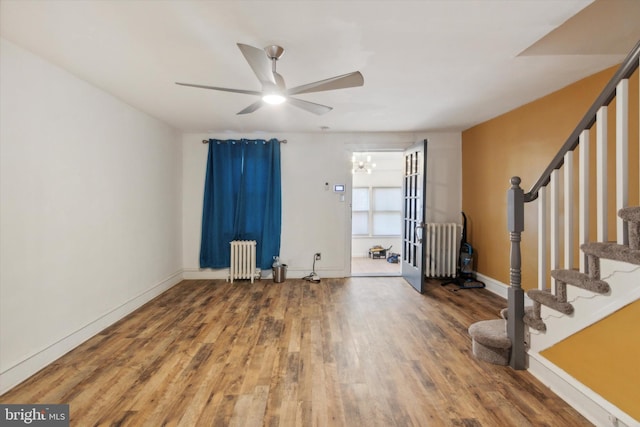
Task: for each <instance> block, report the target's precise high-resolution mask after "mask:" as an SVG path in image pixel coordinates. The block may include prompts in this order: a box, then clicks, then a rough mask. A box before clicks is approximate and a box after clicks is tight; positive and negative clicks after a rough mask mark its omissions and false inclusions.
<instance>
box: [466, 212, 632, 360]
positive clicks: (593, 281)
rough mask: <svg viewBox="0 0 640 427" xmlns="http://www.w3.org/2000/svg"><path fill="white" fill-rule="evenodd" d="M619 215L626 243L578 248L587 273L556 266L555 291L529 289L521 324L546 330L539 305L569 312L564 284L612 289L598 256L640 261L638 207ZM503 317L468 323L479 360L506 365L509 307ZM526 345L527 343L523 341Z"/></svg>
mask: <svg viewBox="0 0 640 427" xmlns="http://www.w3.org/2000/svg"><path fill="white" fill-rule="evenodd" d="M618 216H619V217H620V218H622V219H623V220H624V221H625V222H627V224H628V242H629V244H628V245H625V244H618V243H614V242H596V243H586V244H583V245H582V246H581V250H582V252H583V253H584V254H586V256H587V258H588V262H589V264H588V265H589V268H588V271H589V273H581V272H580V271H578V270H564V269H557V270H552V271H551V277H553V278H554V279H555V280H556V293H555V294H553V293H551V291H550V290H540V289H531V290H529V291H527V296H528V297H529V299H531V300H532V301H533V305H531V306H527V307H525V308H524V316H523V321H524V324H525V325H527V326H529V327H530V328H532V329H535V330H537V331H541V332H545V331H546V330H547V327H546V325H545V323H544V321H543V320H542V317H541V309H542V306H543V305H544V306H546V307H549V308H551V309H553V310H555V311H557V312H558V313H561V314H566V315H570V314H573V312H574V307H573V305H572V304H571V303H569V302H568V301H567V286H569V285H570V286H575V287H577V288H581V289H585V290H587V291H590V292H593V293H597V294H603V295H606V294H607V293H609V292H610V291H611V288H610V287H609V284H608V283H607V282H605V281H604V280H600V259H601V258H604V259H611V260H617V261H621V262H626V263H629V264H635V265H640V233H639V230H640V207H628V208H624V209H621V210H620V211H619V212H618ZM500 315H501V317H502V319H495V320H483V321H480V322H476V323H474V324H473V325H471V327H469V335H471V337H472V342H473V354H474V356H475V357H477V358H478V359H480V360H484V361H486V362H489V363H493V364H495V365H508V364H509V358H510V350H511V340H510V338H509V336H508V335H507V322H506V320H507V319H508V310H507V309H503V310H502V311H501V312H500ZM525 346H526V343H525Z"/></svg>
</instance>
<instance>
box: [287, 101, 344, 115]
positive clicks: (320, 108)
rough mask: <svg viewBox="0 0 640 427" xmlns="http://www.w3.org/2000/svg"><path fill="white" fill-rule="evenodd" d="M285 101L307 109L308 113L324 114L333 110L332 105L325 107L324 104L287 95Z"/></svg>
mask: <svg viewBox="0 0 640 427" xmlns="http://www.w3.org/2000/svg"><path fill="white" fill-rule="evenodd" d="M287 102H288V103H289V104H291V105H293V106H294V107H298V108H302V109H303V110H305V111H308V112H310V113H314V114H317V115H321V114H325V113H328V112H329V111H331V110H333V108H332V107H327V106H326V105H322V104H316V103H314V102H309V101H303V100H302V99H296V98H291V97H287Z"/></svg>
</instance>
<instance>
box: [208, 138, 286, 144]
mask: <svg viewBox="0 0 640 427" xmlns="http://www.w3.org/2000/svg"><path fill="white" fill-rule="evenodd" d="M278 142H279V143H281V144H286V143H287V140H286V139H283V140H280V141H278ZM202 143H203V144H208V143H209V140H208V139H203V140H202Z"/></svg>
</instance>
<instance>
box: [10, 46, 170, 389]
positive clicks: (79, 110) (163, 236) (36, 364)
mask: <svg viewBox="0 0 640 427" xmlns="http://www.w3.org/2000/svg"><path fill="white" fill-rule="evenodd" d="M0 43H1V45H0V58H1V61H0V64H1V68H0V101H1V102H0V125H1V128H0V162H1V163H0V173H1V175H0V190H1V191H0V237H1V246H0V265H1V268H0V392H2V391H5V390H7V389H8V388H10V387H12V386H13V385H15V384H16V383H17V382H19V381H21V380H23V379H24V378H26V377H27V376H29V375H31V374H33V373H34V372H35V371H37V370H38V369H40V368H41V367H43V366H45V365H46V364H47V363H49V362H51V361H53V360H55V359H56V358H57V357H59V356H60V355H62V354H64V353H65V352H66V351H68V350H70V349H71V348H73V347H74V346H76V345H77V344H79V343H80V342H82V341H84V340H85V339H87V338H89V337H90V336H92V335H94V334H95V333H97V332H99V331H100V330H102V329H104V328H105V327H106V326H108V325H109V324H110V323H113V322H114V321H116V320H118V319H120V318H121V317H122V316H124V315H125V314H127V313H128V312H130V311H132V310H133V309H135V308H136V307H137V306H139V305H141V304H143V303H144V302H146V301H148V300H149V299H151V298H152V297H153V296H155V295H157V294H158V293H160V292H162V291H163V290H165V289H167V288H168V287H170V286H172V285H173V284H175V283H177V282H178V281H179V280H180V279H181V273H182V272H181V267H182V265H181V254H182V248H181V242H182V239H181V225H182V224H181V192H182V159H181V155H182V151H181V146H180V138H179V135H178V134H177V132H176V131H175V130H173V129H172V128H170V127H169V126H167V125H165V124H163V123H161V122H159V121H158V120H156V119H154V118H151V117H149V116H147V115H145V114H143V113H141V112H139V111H137V110H135V109H133V108H132V107H130V106H128V105H126V104H124V103H122V102H121V101H119V100H118V99H115V98H114V97H112V96H111V95H109V94H106V93H105V92H103V91H101V90H99V89H97V88H95V87H93V86H91V85H89V84H87V83H86V82H84V81H82V80H80V79H78V78H76V77H74V76H73V75H71V74H69V73H68V72H66V71H63V70H61V69H59V68H57V67H56V66H53V65H52V64H50V63H48V62H46V61H44V60H42V59H40V58H39V57H37V56H34V55H32V54H31V53H29V52H27V51H25V50H23V49H21V48H19V47H17V46H15V45H13V44H12V43H10V42H8V41H6V40H1V41H0Z"/></svg>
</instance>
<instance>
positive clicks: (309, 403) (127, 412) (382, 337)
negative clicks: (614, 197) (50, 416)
mask: <svg viewBox="0 0 640 427" xmlns="http://www.w3.org/2000/svg"><path fill="white" fill-rule="evenodd" d="M504 305H505V303H504V301H503V300H501V299H500V298H499V297H497V296H495V295H493V294H491V293H490V292H488V291H486V290H485V289H474V290H465V291H464V292H452V291H450V290H448V289H446V288H445V287H441V286H440V285H439V283H438V282H435V283H433V284H432V285H430V286H429V289H428V290H427V292H425V294H424V295H420V294H418V293H417V292H415V291H414V290H413V288H411V286H409V285H408V284H407V283H406V282H404V280H403V279H401V278H397V277H384V278H350V279H322V282H321V283H317V284H316V283H309V282H305V281H302V280H287V281H285V282H284V283H279V284H275V283H273V282H271V281H267V280H263V281H260V282H256V283H255V284H254V285H251V284H250V283H248V282H240V283H238V282H236V283H234V284H233V285H231V284H229V283H225V282H223V281H184V282H182V283H180V284H178V285H176V286H175V287H173V288H172V289H170V290H169V291H167V292H166V293H164V294H163V295H161V296H159V297H158V298H156V299H154V300H153V301H151V302H149V303H148V304H146V305H145V306H143V307H142V308H141V309H139V310H137V311H136V312H134V313H132V314H131V315H129V316H128V317H126V318H125V319H122V320H121V321H120V322H118V323H117V324H115V325H113V326H111V327H109V328H108V329H106V330H104V331H103V332H102V333H100V334H99V335H97V336H95V337H94V338H92V339H90V340H89V341H87V342H85V343H84V344H82V345H81V346H80V347H78V348H76V349H75V350H73V351H71V352H70V353H68V354H67V355H65V356H63V357H62V358H60V359H59V360H57V361H56V362H54V363H53V364H51V365H49V366H48V367H46V368H45V369H43V370H42V371H40V372H39V373H37V374H36V375H34V376H33V377H32V378H30V379H28V380H27V381H25V382H24V383H22V384H21V385H19V386H17V387H16V388H14V389H13V390H11V391H9V392H8V393H6V394H5V395H3V396H0V402H1V403H69V404H70V413H71V425H72V426H91V425H130V426H142V425H148V426H160V425H183V426H211V425H213V426H241V425H246V426H262V425H264V426H316V425H317V426H385V427H386V426H536V427H538V426H560V425H562V426H588V425H591V424H590V423H589V422H588V421H587V420H585V419H584V418H583V417H581V416H580V415H579V414H578V413H577V412H576V411H574V410H573V409H572V408H571V407H569V406H568V405H567V404H565V403H564V402H563V401H562V400H560V399H559V398H558V397H557V396H556V395H554V394H553V393H552V392H551V391H549V390H548V389H547V388H546V387H545V386H543V385H542V384H540V383H539V382H538V381H537V380H535V379H534V378H533V377H532V376H531V375H530V374H529V373H528V372H526V371H513V370H511V369H510V368H508V367H500V366H494V365H490V364H487V363H484V362H481V361H477V360H475V359H474V358H473V357H472V355H471V340H470V338H469V336H468V334H467V328H468V327H469V325H470V324H471V323H473V322H475V321H477V320H482V319H489V318H495V317H497V313H498V310H499V309H500V308H502V307H503V306H504Z"/></svg>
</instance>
